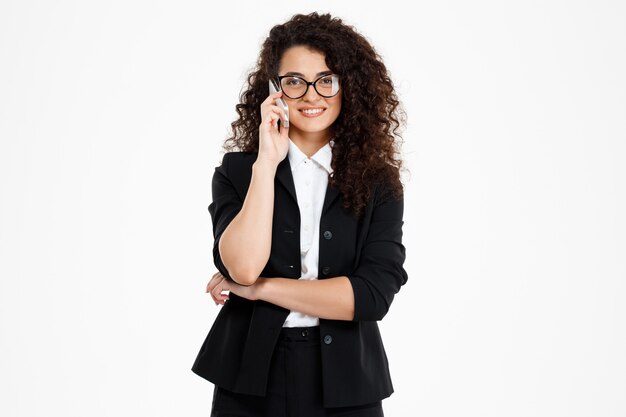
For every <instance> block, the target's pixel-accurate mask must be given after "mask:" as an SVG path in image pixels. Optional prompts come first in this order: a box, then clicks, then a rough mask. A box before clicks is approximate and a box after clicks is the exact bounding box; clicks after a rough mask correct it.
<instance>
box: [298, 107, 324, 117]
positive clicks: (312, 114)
mask: <svg viewBox="0 0 626 417" xmlns="http://www.w3.org/2000/svg"><path fill="white" fill-rule="evenodd" d="M324 110H326V109H322V108H319V109H311V110H300V113H302V114H303V115H304V117H317V116H319V115H320V114H322V113H323V112H324Z"/></svg>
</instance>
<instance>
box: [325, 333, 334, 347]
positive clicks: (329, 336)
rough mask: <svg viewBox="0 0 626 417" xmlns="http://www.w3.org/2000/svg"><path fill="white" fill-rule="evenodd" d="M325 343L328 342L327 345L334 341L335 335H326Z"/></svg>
mask: <svg viewBox="0 0 626 417" xmlns="http://www.w3.org/2000/svg"><path fill="white" fill-rule="evenodd" d="M324 343H326V344H327V345H330V344H331V343H333V337H332V336H331V335H329V334H327V335H326V336H324Z"/></svg>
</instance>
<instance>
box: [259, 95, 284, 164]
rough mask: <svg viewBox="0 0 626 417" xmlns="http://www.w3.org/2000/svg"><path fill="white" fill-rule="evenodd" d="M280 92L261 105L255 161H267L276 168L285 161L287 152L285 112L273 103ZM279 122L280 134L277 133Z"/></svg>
mask: <svg viewBox="0 0 626 417" xmlns="http://www.w3.org/2000/svg"><path fill="white" fill-rule="evenodd" d="M282 94H283V92H282V91H279V92H277V93H274V94H270V95H269V96H268V97H267V98H266V99H265V101H263V103H261V125H260V126H259V154H258V155H257V161H259V160H261V161H267V162H270V163H272V164H275V165H276V166H277V165H278V164H279V163H280V162H281V161H282V160H283V159H285V156H287V152H288V151H289V138H288V136H287V135H288V133H289V128H285V111H284V110H283V109H282V108H280V107H278V106H277V105H276V104H275V102H276V99H278V98H279V97H281V96H282ZM278 120H280V132H279V131H278V125H277V123H278Z"/></svg>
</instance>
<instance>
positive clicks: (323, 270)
mask: <svg viewBox="0 0 626 417" xmlns="http://www.w3.org/2000/svg"><path fill="white" fill-rule="evenodd" d="M329 272H330V267H329V266H325V267H323V268H322V274H324V275H328V273H329Z"/></svg>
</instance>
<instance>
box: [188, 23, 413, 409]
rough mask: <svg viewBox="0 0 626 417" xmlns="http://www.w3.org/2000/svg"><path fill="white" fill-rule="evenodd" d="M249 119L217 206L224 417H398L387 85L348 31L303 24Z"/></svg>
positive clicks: (263, 60) (270, 62)
mask: <svg viewBox="0 0 626 417" xmlns="http://www.w3.org/2000/svg"><path fill="white" fill-rule="evenodd" d="M272 78H273V79H275V80H276V81H277V82H278V83H279V85H280V88H281V91H279V92H278V93H275V94H271V95H268V91H269V89H268V81H269V80H270V79H272ZM279 98H283V99H284V101H285V102H286V104H287V106H288V116H289V123H288V124H287V123H285V122H286V120H285V119H286V116H287V114H286V113H285V111H284V110H283V109H282V108H281V107H280V106H278V105H276V100H277V99H279ZM237 112H238V114H239V118H238V120H237V121H235V122H234V123H233V124H232V127H233V136H232V137H231V138H229V139H228V140H227V141H226V143H225V144H224V148H225V149H226V150H227V151H229V152H228V153H226V154H225V156H224V158H223V160H222V164H221V165H220V166H219V167H217V168H216V169H215V174H214V176H213V183H212V188H213V189H212V192H213V202H212V203H211V205H210V206H209V212H210V213H211V217H212V221H213V234H214V238H215V241H214V247H213V257H214V262H215V265H216V267H217V268H218V270H219V272H217V273H216V274H215V275H213V277H212V278H211V280H210V281H209V283H208V285H207V288H206V290H207V292H208V293H210V294H211V297H212V298H213V300H214V301H215V303H216V304H219V305H222V306H223V307H222V308H221V310H220V312H219V313H218V316H217V317H216V319H215V322H214V323H213V326H212V327H211V330H210V331H209V334H208V336H207V338H206V340H205V341H204V344H203V345H202V347H201V349H200V352H199V354H198V356H197V358H196V361H195V363H194V365H193V367H192V370H193V371H194V372H195V373H197V374H198V375H200V376H202V377H204V378H206V379H207V380H209V381H211V382H213V383H214V384H215V389H214V395H213V404H212V414H211V415H212V416H213V417H216V416H226V415H228V416H271V417H278V416H299V417H301V416H344V415H346V416H347V415H350V416H352V417H359V416H361V417H364V416H383V409H382V399H383V398H386V397H388V396H389V395H391V393H392V392H393V387H392V384H391V378H390V374H389V365H388V362H387V356H386V354H385V350H384V347H383V344H382V340H381V337H380V333H379V330H378V325H377V321H378V320H381V319H382V318H383V317H384V316H385V314H386V313H387V311H388V310H389V306H390V304H391V302H392V300H393V297H394V295H395V294H396V293H397V292H398V291H399V290H400V287H401V286H402V285H404V284H405V283H406V281H407V273H406V271H405V270H404V268H403V263H404V260H405V248H404V246H403V245H402V225H403V223H404V222H403V220H402V216H403V209H404V205H403V189H402V183H401V182H400V174H399V171H400V168H401V165H402V161H401V160H399V159H396V153H397V152H398V151H397V149H396V147H397V137H398V135H397V134H396V130H397V129H398V128H399V127H400V125H401V122H403V121H404V119H403V116H404V114H403V113H402V112H401V110H400V108H399V101H398V99H397V97H396V94H395V92H394V88H393V84H392V82H391V80H390V79H389V77H388V75H387V70H386V68H385V66H384V64H383V63H382V62H381V59H380V57H379V56H378V54H377V53H376V52H375V51H374V49H373V48H372V46H371V45H370V44H369V43H368V42H367V41H366V39H365V38H364V37H363V36H361V35H359V34H358V33H357V32H356V31H355V30H354V29H353V28H352V27H350V26H347V25H345V24H344V23H343V22H342V21H341V20H340V19H337V18H332V17H331V16H330V15H327V14H326V15H318V14H317V13H312V14H309V15H295V16H293V17H292V18H291V19H290V20H289V21H288V22H286V23H284V24H282V25H277V26H275V27H274V28H272V30H271V31H270V34H269V37H268V38H267V39H266V41H265V42H264V44H263V47H262V51H261V55H260V58H259V61H258V67H257V68H256V70H255V72H253V73H252V74H251V75H250V76H249V77H248V88H247V90H246V91H245V92H244V93H243V94H242V97H241V103H240V104H239V105H237ZM234 149H238V150H237V151H233V150H234ZM223 292H228V294H227V295H225V294H222V293H223Z"/></svg>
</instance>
